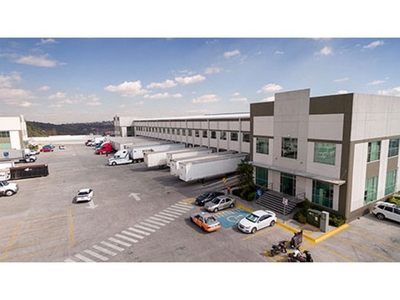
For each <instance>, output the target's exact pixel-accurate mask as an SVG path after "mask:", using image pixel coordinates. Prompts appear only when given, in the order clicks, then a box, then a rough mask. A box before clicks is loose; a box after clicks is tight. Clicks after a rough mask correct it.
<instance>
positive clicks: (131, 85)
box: [104, 80, 147, 97]
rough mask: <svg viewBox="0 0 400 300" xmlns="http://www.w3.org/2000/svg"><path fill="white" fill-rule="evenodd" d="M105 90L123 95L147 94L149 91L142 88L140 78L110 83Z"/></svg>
mask: <svg viewBox="0 0 400 300" xmlns="http://www.w3.org/2000/svg"><path fill="white" fill-rule="evenodd" d="M104 90H105V91H108V92H113V93H119V94H121V95H122V96H123V97H134V96H137V95H143V94H146V93H147V91H146V90H144V89H142V84H141V82H140V80H138V81H129V82H128V81H125V82H124V83H121V84H120V85H109V86H106V87H105V88H104Z"/></svg>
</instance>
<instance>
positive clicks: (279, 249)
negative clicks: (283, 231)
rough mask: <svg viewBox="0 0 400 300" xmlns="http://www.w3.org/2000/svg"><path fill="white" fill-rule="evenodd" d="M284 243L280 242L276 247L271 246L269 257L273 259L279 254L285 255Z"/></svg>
mask: <svg viewBox="0 0 400 300" xmlns="http://www.w3.org/2000/svg"><path fill="white" fill-rule="evenodd" d="M286 248H287V247H286V241H280V242H279V243H278V245H272V248H271V251H270V252H271V256H272V257H274V256H275V255H277V254H279V253H286V252H287V250H286Z"/></svg>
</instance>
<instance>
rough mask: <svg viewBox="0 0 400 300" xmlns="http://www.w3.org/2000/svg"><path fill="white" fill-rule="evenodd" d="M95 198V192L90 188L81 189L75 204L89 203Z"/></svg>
mask: <svg viewBox="0 0 400 300" xmlns="http://www.w3.org/2000/svg"><path fill="white" fill-rule="evenodd" d="M92 198H93V190H92V189H90V188H86V189H81V190H79V191H78V195H76V200H75V202H76V203H78V202H82V201H85V202H89V201H92Z"/></svg>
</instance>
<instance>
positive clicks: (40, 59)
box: [16, 54, 57, 68]
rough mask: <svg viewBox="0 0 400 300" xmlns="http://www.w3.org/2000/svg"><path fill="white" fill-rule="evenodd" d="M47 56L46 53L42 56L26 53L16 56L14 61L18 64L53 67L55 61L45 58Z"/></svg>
mask: <svg viewBox="0 0 400 300" xmlns="http://www.w3.org/2000/svg"><path fill="white" fill-rule="evenodd" d="M47 56H48V54H46V55H42V56H33V55H28V56H23V57H20V58H18V59H17V60H16V62H17V63H19V64H24V65H30V66H36V67H46V68H52V67H55V66H56V65H57V61H55V60H49V59H47Z"/></svg>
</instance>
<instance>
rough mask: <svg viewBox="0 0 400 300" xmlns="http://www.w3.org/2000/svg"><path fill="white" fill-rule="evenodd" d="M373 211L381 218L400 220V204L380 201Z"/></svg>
mask: <svg viewBox="0 0 400 300" xmlns="http://www.w3.org/2000/svg"><path fill="white" fill-rule="evenodd" d="M372 213H373V214H374V215H375V216H376V217H377V218H378V219H379V220H383V219H389V220H393V221H397V222H400V206H398V205H396V204H394V203H389V202H382V201H378V202H377V203H376V204H375V206H374V207H373V208H372Z"/></svg>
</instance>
